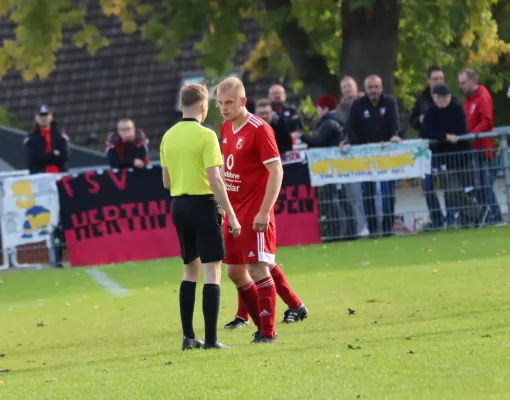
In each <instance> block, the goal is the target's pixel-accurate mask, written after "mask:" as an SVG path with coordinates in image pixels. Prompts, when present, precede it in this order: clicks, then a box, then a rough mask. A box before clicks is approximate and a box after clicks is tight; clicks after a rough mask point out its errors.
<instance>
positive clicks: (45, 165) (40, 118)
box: [25, 105, 69, 174]
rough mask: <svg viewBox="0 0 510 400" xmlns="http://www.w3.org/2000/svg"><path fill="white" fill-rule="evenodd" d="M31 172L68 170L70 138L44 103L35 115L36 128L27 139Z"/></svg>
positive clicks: (26, 145)
mask: <svg viewBox="0 0 510 400" xmlns="http://www.w3.org/2000/svg"><path fill="white" fill-rule="evenodd" d="M25 147H26V150H27V164H28V170H29V172H30V174H39V173H59V172H65V171H67V162H68V161H69V148H68V138H67V136H66V135H64V134H62V132H60V130H59V129H58V127H57V123H56V122H55V121H53V114H52V113H51V112H50V110H49V108H48V107H47V106H45V105H42V106H41V107H40V108H39V111H38V113H37V114H36V116H35V129H34V131H33V132H32V133H30V134H29V135H28V136H27V138H26V139H25Z"/></svg>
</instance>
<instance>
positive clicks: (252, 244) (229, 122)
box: [215, 78, 304, 343]
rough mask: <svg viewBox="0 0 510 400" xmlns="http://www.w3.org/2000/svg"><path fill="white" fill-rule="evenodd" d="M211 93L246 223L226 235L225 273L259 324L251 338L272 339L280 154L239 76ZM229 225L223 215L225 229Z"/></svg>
mask: <svg viewBox="0 0 510 400" xmlns="http://www.w3.org/2000/svg"><path fill="white" fill-rule="evenodd" d="M215 94H216V100H217V104H218V106H219V108H220V111H221V114H222V116H223V119H224V121H225V122H224V124H223V125H222V128H221V137H222V150H223V158H224V161H225V166H224V167H225V171H224V179H225V183H226V186H227V191H228V196H229V199H230V201H231V202H232V205H233V207H234V210H235V212H236V215H237V216H238V218H239V221H240V223H241V225H244V229H243V231H242V233H241V235H240V236H239V237H236V238H234V237H232V236H229V235H226V236H225V240H226V243H225V245H226V258H225V262H226V263H227V273H228V276H229V277H230V279H231V280H232V281H233V282H234V284H235V285H236V287H237V289H238V293H239V295H240V297H242V299H243V300H244V303H245V304H246V308H247V309H248V312H249V314H250V316H251V318H252V320H253V321H254V323H255V324H256V325H257V327H258V328H259V330H258V331H257V332H256V333H255V335H254V336H255V339H254V340H253V342H254V343H267V342H273V341H275V340H276V332H275V329H274V326H275V318H276V301H277V297H276V294H277V291H276V287H275V281H274V279H273V277H272V276H271V272H270V266H272V265H273V264H274V261H275V253H276V227H275V216H274V204H275V202H276V200H277V199H278V195H279V193H280V188H281V184H282V178H283V168H282V163H281V160H280V154H279V152H278V148H277V146H276V141H275V135H274V132H273V130H272V128H271V127H270V126H269V125H268V124H267V123H266V122H264V121H263V120H262V119H261V118H259V117H256V116H254V115H252V114H250V113H249V112H248V110H247V109H246V101H247V99H246V93H245V89H244V86H243V84H242V82H241V81H240V80H239V79H237V78H228V79H226V80H224V81H223V82H221V83H220V84H219V85H218V86H217V88H216V91H215ZM229 226H230V219H227V220H226V223H225V226H224V232H225V234H226V232H228V227H229ZM275 268H276V267H273V270H274V269H275ZM278 271H279V272H280V273H281V270H280V269H279V268H278ZM281 275H282V276H283V274H281ZM287 286H288V284H287ZM297 301H299V300H297ZM301 306H302V307H304V306H303V305H302V304H301V302H299V307H301Z"/></svg>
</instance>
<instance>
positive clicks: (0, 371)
mask: <svg viewBox="0 0 510 400" xmlns="http://www.w3.org/2000/svg"><path fill="white" fill-rule="evenodd" d="M11 371H12V369H9V368H6V369H0V374H1V373H7V372H11Z"/></svg>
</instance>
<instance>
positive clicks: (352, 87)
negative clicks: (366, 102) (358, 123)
mask: <svg viewBox="0 0 510 400" xmlns="http://www.w3.org/2000/svg"><path fill="white" fill-rule="evenodd" d="M364 95H365V93H363V92H360V91H359V88H358V84H357V83H356V81H355V80H354V78H353V77H352V76H344V77H343V78H342V80H341V81H340V102H339V103H338V114H339V115H340V120H341V121H342V123H343V124H344V125H345V124H346V123H347V117H348V116H349V111H350V109H351V106H352V103H353V102H354V100H356V99H358V98H360V97H362V96H364Z"/></svg>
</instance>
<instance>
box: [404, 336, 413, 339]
mask: <svg viewBox="0 0 510 400" xmlns="http://www.w3.org/2000/svg"><path fill="white" fill-rule="evenodd" d="M404 339H405V340H411V339H412V338H411V336H406V337H405V338H404Z"/></svg>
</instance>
